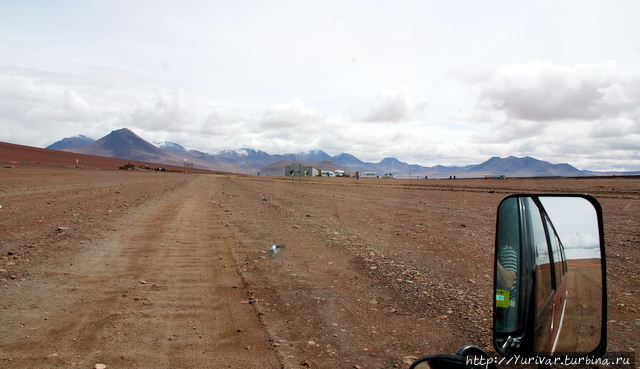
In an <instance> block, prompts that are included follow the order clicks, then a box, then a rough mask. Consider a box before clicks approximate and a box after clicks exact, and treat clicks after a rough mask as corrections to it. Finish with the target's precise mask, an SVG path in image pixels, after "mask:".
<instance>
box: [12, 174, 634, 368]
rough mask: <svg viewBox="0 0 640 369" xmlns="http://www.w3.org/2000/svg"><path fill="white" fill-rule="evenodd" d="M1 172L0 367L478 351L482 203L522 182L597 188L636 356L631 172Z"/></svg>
mask: <svg viewBox="0 0 640 369" xmlns="http://www.w3.org/2000/svg"><path fill="white" fill-rule="evenodd" d="M0 178H1V179H2V182H0V190H1V192H0V205H2V208H0V215H1V216H2V218H1V219H2V223H1V224H0V225H1V226H2V229H0V232H2V244H1V249H0V252H1V253H0V255H1V256H2V259H1V260H0V278H1V279H2V280H3V281H0V367H1V368H5V367H6V368H32V367H40V368H47V367H78V368H93V366H94V365H95V364H96V363H103V364H105V365H107V367H108V368H148V367H155V368H218V367H221V368H223V367H229V368H254V367H262V368H281V367H284V368H300V367H312V368H394V367H396V368H397V367H399V368H406V367H408V363H409V362H410V361H411V360H412V359H413V358H415V357H417V356H420V355H421V354H425V353H434V352H452V351H455V350H456V349H457V348H459V347H460V346H462V345H465V344H475V345H478V346H481V347H483V348H485V349H488V350H491V301H492V293H491V284H492V278H491V275H492V260H493V237H494V234H493V232H494V228H493V227H494V222H495V209H496V206H497V204H498V202H499V201H500V199H501V198H502V197H504V196H505V195H506V194H507V193H511V192H526V191H532V190H537V191H552V192H558V191H561V192H590V193H593V194H594V195H596V197H599V198H601V201H602V202H603V206H604V208H605V219H606V220H610V221H611V222H612V224H615V226H612V227H610V228H611V230H612V234H611V235H609V234H608V242H609V251H608V253H609V252H610V253H611V255H612V256H611V261H610V263H609V270H610V271H611V274H612V275H613V276H617V275H620V274H621V273H629V275H631V277H630V278H628V279H625V280H618V279H613V280H611V281H610V288H613V289H614V290H616V291H618V292H620V293H616V294H615V296H612V297H611V298H610V306H612V307H610V312H609V317H610V320H611V321H612V322H610V325H609V329H610V340H609V341H610V348H611V347H613V348H614V349H618V350H620V351H628V350H629V349H632V350H637V349H638V347H637V342H639V338H640V333H639V327H638V325H639V324H640V323H636V322H638V319H637V311H635V310H630V309H635V306H637V304H638V302H640V296H639V291H638V289H637V286H638V284H637V282H638V276H639V275H640V273H639V271H638V263H633V264H630V263H628V262H626V261H627V260H637V257H638V252H637V244H638V243H639V242H640V237H639V236H640V235H638V234H637V227H636V225H637V222H636V221H635V219H637V218H635V217H636V216H637V215H638V214H639V213H640V209H638V204H639V200H638V199H639V196H640V191H639V189H640V183H639V181H638V180H626V181H625V180H622V181H620V180H618V181H614V180H612V181H599V180H589V181H575V180H534V181H531V180H530V181H527V180H513V181H510V180H507V181H484V180H459V181H437V180H426V181H418V180H413V181H411V180H393V179H391V180H383V179H379V180H377V179H373V180H367V179H361V180H355V179H347V178H326V179H325V178H318V179H308V180H303V181H300V182H295V183H291V181H290V180H288V179H284V178H276V177H267V178H255V177H253V178H252V177H240V176H220V175H186V176H185V175H182V174H177V173H147V172H124V171H99V170H76V169H45V168H12V169H10V170H6V169H5V170H4V171H3V172H2V173H0ZM44 178H46V179H47V180H43V179H44ZM567 189H571V190H572V191H567ZM607 217H608V218H609V219H607ZM274 244H279V245H282V246H283V247H282V248H281V249H279V250H280V252H278V253H277V254H275V255H273V256H272V255H270V253H269V248H270V247H271V246H272V245H274ZM634 258H635V259H634ZM612 336H613V337H612Z"/></svg>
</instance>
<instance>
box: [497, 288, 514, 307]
mask: <svg viewBox="0 0 640 369" xmlns="http://www.w3.org/2000/svg"><path fill="white" fill-rule="evenodd" d="M510 298H511V291H509V290H496V307H499V308H508V307H509V300H510Z"/></svg>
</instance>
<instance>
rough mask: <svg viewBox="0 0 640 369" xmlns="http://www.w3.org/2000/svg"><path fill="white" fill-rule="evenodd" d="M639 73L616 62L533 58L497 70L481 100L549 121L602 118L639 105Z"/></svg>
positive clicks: (524, 117)
mask: <svg viewBox="0 0 640 369" xmlns="http://www.w3.org/2000/svg"><path fill="white" fill-rule="evenodd" d="M639 102H640V75H638V74H637V72H635V71H627V70H624V69H622V68H620V67H618V66H617V65H616V64H615V62H612V61H610V62H605V63H602V64H590V65H587V64H581V65H580V64H579V65H575V66H573V67H566V66H560V65H556V64H553V63H552V62H550V61H542V62H541V61H538V60H533V61H530V62H527V63H523V64H512V65H509V66H507V67H504V68H502V69H500V70H498V71H497V72H496V73H494V75H493V77H492V78H491V80H490V81H489V82H488V84H487V85H485V86H484V91H483V92H482V94H481V104H485V105H484V106H490V107H491V108H493V109H495V110H498V111H503V112H505V113H506V114H507V116H508V117H509V118H510V119H518V120H528V121H537V122H547V121H555V120H566V119H581V120H589V121H593V120H597V119H602V118H605V117H618V116H624V115H626V114H628V113H630V112H633V111H635V110H636V109H638V103H639Z"/></svg>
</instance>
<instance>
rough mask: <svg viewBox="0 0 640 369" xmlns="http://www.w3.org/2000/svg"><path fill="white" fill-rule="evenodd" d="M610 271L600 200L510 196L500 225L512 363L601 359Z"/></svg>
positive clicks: (499, 335) (499, 315)
mask: <svg viewBox="0 0 640 369" xmlns="http://www.w3.org/2000/svg"><path fill="white" fill-rule="evenodd" d="M605 271H606V268H605V250H604V232H603V219H602V208H601V206H600V204H599V203H598V201H597V200H596V199H595V198H594V197H592V196H589V195H555V194H516V195H509V196H507V197H505V198H504V199H503V200H502V201H501V202H500V205H499V206H498V215H497V222H496V243H495V261H494V292H495V298H494V303H493V313H494V314H493V344H494V348H495V349H496V351H497V352H498V353H500V354H501V355H502V356H505V357H513V356H515V355H518V356H521V357H532V356H542V357H558V356H569V357H585V356H587V357H601V356H602V355H603V354H604V352H605V350H606V319H607V309H606V296H607V295H606V277H605V276H606V274H605Z"/></svg>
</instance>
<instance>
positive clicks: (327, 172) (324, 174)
mask: <svg viewBox="0 0 640 369" xmlns="http://www.w3.org/2000/svg"><path fill="white" fill-rule="evenodd" d="M320 176H321V177H335V176H336V175H335V174H334V173H333V172H332V171H330V170H323V171H320Z"/></svg>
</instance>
